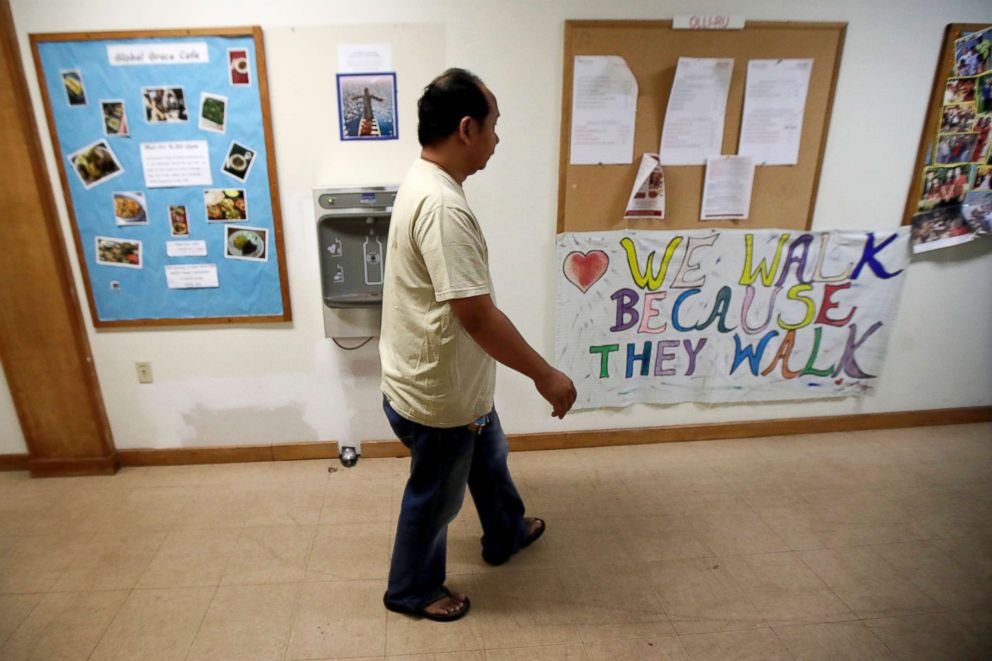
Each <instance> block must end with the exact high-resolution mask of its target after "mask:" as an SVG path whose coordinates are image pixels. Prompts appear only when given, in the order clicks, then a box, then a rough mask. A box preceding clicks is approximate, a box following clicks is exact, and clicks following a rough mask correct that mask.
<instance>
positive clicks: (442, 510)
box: [382, 398, 527, 610]
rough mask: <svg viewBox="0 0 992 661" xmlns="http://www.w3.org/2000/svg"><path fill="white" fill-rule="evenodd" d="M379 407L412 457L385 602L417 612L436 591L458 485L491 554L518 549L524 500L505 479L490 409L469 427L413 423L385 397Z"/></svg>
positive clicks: (499, 434)
mask: <svg viewBox="0 0 992 661" xmlns="http://www.w3.org/2000/svg"><path fill="white" fill-rule="evenodd" d="M382 408H383V410H384V411H385V412H386V418H388V419H389V424H390V426H391V427H392V428H393V432H395V434H396V436H397V437H398V438H399V439H400V441H401V442H402V443H403V445H405V446H406V447H408V448H409V449H410V453H411V455H412V460H411V462H410V478H409V479H408V480H407V483H406V490H405V491H404V492H403V505H402V506H401V508H400V516H399V522H398V523H397V525H396V542H395V544H394V546H393V558H392V562H391V564H390V567H389V587H388V589H387V590H386V601H387V602H389V603H390V604H391V605H395V606H400V607H404V608H407V609H418V610H419V609H421V608H423V607H424V606H426V605H427V604H429V603H430V602H432V601H434V600H435V599H437V598H438V597H440V596H442V595H443V594H444V593H443V591H442V589H441V588H442V586H443V585H444V579H445V561H446V551H447V542H448V524H449V523H451V521H453V520H454V518H455V516H457V514H458V510H460V509H461V507H462V501H463V500H464V498H465V485H466V484H468V488H469V490H470V491H471V493H472V500H474V501H475V509H476V510H477V511H478V513H479V521H480V522H481V524H482V548H483V549H484V550H485V551H486V552H487V553H491V554H493V555H495V556H500V555H507V556H508V555H510V554H512V553H515V552H516V551H517V550H519V549H520V544H521V542H523V540H524V539H525V538H526V536H527V525H526V524H525V523H524V503H523V501H522V500H521V499H520V494H518V493H517V489H516V487H515V486H513V480H512V479H511V478H510V470H509V468H508V467H507V465H506V458H507V455H508V454H509V451H510V446H509V444H508V443H507V441H506V436H505V435H504V434H503V429H502V427H500V424H499V417H498V416H497V415H496V411H495V409H494V410H493V411H492V413H490V414H489V424H487V425H486V426H484V427H482V429H480V430H479V431H478V432H475V431H472V430H470V429H469V428H468V427H467V426H462V427H453V428H450V429H441V428H438V427H427V426H424V425H421V424H417V423H416V422H412V421H410V420H407V419H406V418H404V417H402V416H401V415H399V414H398V413H397V412H396V411H394V410H393V408H392V407H391V406H390V405H389V402H388V401H387V400H386V399H385V398H383V402H382Z"/></svg>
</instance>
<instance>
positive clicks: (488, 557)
mask: <svg viewBox="0 0 992 661" xmlns="http://www.w3.org/2000/svg"><path fill="white" fill-rule="evenodd" d="M534 521H537V523H538V526H537V528H536V529H535V530H534V531H532V532H530V533H529V534H528V535H527V537H525V538H524V541H522V542H520V548H521V549H525V548H527V547H528V546H530V545H531V544H533V543H534V542H536V541H537V540H538V539H539V538H540V537H541V535H543V534H544V529H545V528H547V525H546V524H545V523H544V519H541V518H539V517H534ZM482 559H483V560H485V561H486V562H487V563H488V564H490V565H492V566H494V567H498V566H500V565H502V564H504V563H505V562H506V561H507V560H509V559H510V555H500V556H496V555H493V554H491V553H488V552H486V551H483V552H482Z"/></svg>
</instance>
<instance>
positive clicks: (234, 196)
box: [203, 188, 248, 223]
mask: <svg viewBox="0 0 992 661" xmlns="http://www.w3.org/2000/svg"><path fill="white" fill-rule="evenodd" d="M203 205H204V206H205V207H206V210H207V222H211V223H226V222H229V221H232V220H247V219H248V202H247V200H246V199H245V191H244V189H243V188H228V189H220V188H208V189H206V190H204V191H203Z"/></svg>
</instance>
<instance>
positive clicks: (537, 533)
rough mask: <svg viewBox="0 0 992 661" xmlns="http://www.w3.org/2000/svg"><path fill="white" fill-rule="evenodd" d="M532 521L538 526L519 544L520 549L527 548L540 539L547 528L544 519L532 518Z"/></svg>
mask: <svg viewBox="0 0 992 661" xmlns="http://www.w3.org/2000/svg"><path fill="white" fill-rule="evenodd" d="M534 520H535V521H537V523H538V526H537V528H536V529H535V530H534V531H533V532H532V533H530V534H529V535H527V538H526V539H525V540H524V541H523V542H522V543H521V544H520V548H522V549H525V548H527V547H528V546H530V545H531V544H533V543H534V542H536V541H537V540H538V539H540V537H541V535H543V534H544V529H545V528H547V525H546V524H545V523H544V519H541V518H539V517H534Z"/></svg>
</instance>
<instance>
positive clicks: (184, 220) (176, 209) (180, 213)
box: [169, 204, 189, 236]
mask: <svg viewBox="0 0 992 661" xmlns="http://www.w3.org/2000/svg"><path fill="white" fill-rule="evenodd" d="M169 230H170V231H171V232H172V236H189V216H188V215H187V214H186V207H185V206H183V205H181V204H173V205H170V206H169Z"/></svg>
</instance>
